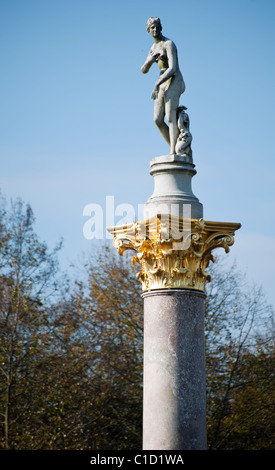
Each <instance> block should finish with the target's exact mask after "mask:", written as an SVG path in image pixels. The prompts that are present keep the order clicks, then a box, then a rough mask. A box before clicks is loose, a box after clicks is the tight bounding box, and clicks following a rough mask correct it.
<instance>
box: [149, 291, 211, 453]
mask: <svg viewBox="0 0 275 470" xmlns="http://www.w3.org/2000/svg"><path fill="white" fill-rule="evenodd" d="M143 298H144V385H143V390H144V392H143V394H144V395H143V449H144V450H153V449H157V450H164V449H165V450H192V449H193V450H194V449H195V450H201V449H206V389H205V351H204V299H205V294H204V293H203V292H199V291H195V290H188V289H159V290H155V291H148V292H146V293H144V294H143Z"/></svg>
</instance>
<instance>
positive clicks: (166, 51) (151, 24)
mask: <svg viewBox="0 0 275 470" xmlns="http://www.w3.org/2000/svg"><path fill="white" fill-rule="evenodd" d="M147 31H148V32H149V33H150V34H151V36H152V37H153V39H154V41H155V43H154V44H153V46H152V47H151V49H150V52H149V54H148V57H147V59H146V61H145V63H144V65H143V66H142V67H141V71H142V73H147V72H148V71H149V70H150V68H151V66H152V65H153V63H154V62H156V63H157V64H158V67H159V69H160V76H159V79H158V81H157V82H156V84H155V87H154V90H153V93H152V98H153V100H154V122H155V124H156V125H157V127H158V129H159V131H160V133H161V135H162V136H163V137H164V139H165V140H166V142H167V143H168V145H170V154H174V153H175V145H176V141H177V138H178V134H179V129H178V126H177V108H178V105H179V98H180V95H181V94H182V93H183V92H184V90H185V83H184V81H183V78H182V75H181V72H180V69H179V64H178V54H177V48H176V46H175V44H174V43H173V42H172V41H171V40H170V39H167V38H166V37H164V36H163V35H162V33H161V31H162V26H161V22H160V19H159V18H149V19H148V21H147ZM164 117H166V120H167V122H168V126H167V124H166V123H165V122H164Z"/></svg>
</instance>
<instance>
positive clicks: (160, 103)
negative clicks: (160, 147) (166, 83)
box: [154, 90, 170, 145]
mask: <svg viewBox="0 0 275 470" xmlns="http://www.w3.org/2000/svg"><path fill="white" fill-rule="evenodd" d="M164 116H165V104H164V92H163V91H162V90H159V94H158V97H157V98H156V99H155V101H154V123H155V124H156V126H157V128H158V130H159V131H160V133H161V135H162V137H163V138H164V139H165V140H166V142H167V144H168V145H170V137H169V128H168V126H167V124H165V122H164Z"/></svg>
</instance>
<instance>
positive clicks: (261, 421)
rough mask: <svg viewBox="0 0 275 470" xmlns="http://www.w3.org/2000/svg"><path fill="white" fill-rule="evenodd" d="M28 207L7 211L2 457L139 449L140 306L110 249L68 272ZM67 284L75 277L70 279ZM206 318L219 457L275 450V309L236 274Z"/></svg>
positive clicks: (218, 270)
mask: <svg viewBox="0 0 275 470" xmlns="http://www.w3.org/2000/svg"><path fill="white" fill-rule="evenodd" d="M60 249H61V243H59V244H57V246H56V247H55V248H54V249H53V250H52V251H50V250H49V249H48V248H47V246H46V244H45V243H43V242H41V241H40V240H39V238H38V237H37V235H36V233H35V230H34V216H33V213H32V210H31V207H30V206H25V205H24V204H23V203H22V202H21V201H16V202H15V203H13V204H12V205H11V206H8V205H7V204H6V203H5V201H4V200H3V201H2V203H1V208H0V448H2V449H94V450H96V449H140V448H141V434H142V354H143V313H142V312H143V305H142V299H141V296H140V294H141V289H140V285H139V282H138V281H137V280H136V271H135V267H133V266H131V263H130V259H129V258H127V257H126V258H122V257H119V256H118V255H117V254H116V253H115V250H114V249H113V248H112V247H111V246H108V245H105V246H102V248H100V249H98V250H97V252H96V253H95V256H94V257H92V258H91V259H89V260H88V261H86V262H85V263H83V264H82V266H78V268H74V269H72V271H71V272H70V273H66V275H65V274H63V273H61V272H59V270H58V252H59V250H60ZM68 275H69V276H68ZM211 275H212V282H211V284H209V286H208V290H207V294H208V296H207V302H206V309H205V336H206V369H207V384H206V391H207V422H208V446H209V448H210V449H272V448H274V444H275V442H274V434H275V433H274V409H275V400H274V365H275V364H274V332H273V316H272V315H273V312H272V308H271V307H270V306H268V305H266V302H265V298H264V296H263V294H262V292H261V290H260V289H258V288H254V287H253V288H250V286H249V285H247V284H246V280H245V277H244V276H243V275H242V274H240V273H239V272H238V270H237V268H236V267H234V266H233V267H232V266H231V267H230V268H228V267H227V268H226V267H224V266H223V265H222V263H221V262H219V261H218V262H217V263H216V264H215V265H213V267H212V269H211Z"/></svg>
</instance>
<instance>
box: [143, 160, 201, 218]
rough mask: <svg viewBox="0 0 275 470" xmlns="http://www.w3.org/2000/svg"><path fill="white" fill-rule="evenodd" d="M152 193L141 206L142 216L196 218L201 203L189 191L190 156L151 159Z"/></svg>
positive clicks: (190, 187) (193, 169) (193, 173)
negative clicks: (161, 215) (167, 215)
mask: <svg viewBox="0 0 275 470" xmlns="http://www.w3.org/2000/svg"><path fill="white" fill-rule="evenodd" d="M150 164H151V171H150V174H151V175H152V176H153V177H154V192H153V194H152V196H151V197H150V198H149V199H148V201H147V203H146V204H145V206H144V218H145V219H149V218H151V217H153V216H155V215H156V214H160V213H162V214H163V213H165V214H172V215H175V216H177V217H184V218H190V219H200V218H202V217H203V206H202V204H201V203H200V202H199V200H198V198H197V197H196V196H195V195H194V194H193V191H192V184H191V180H192V177H193V176H194V175H195V174H196V173H197V172H196V170H195V165H194V164H193V161H192V158H191V157H184V156H182V155H163V156H161V157H156V158H154V159H153V160H152V161H151V163H150Z"/></svg>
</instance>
